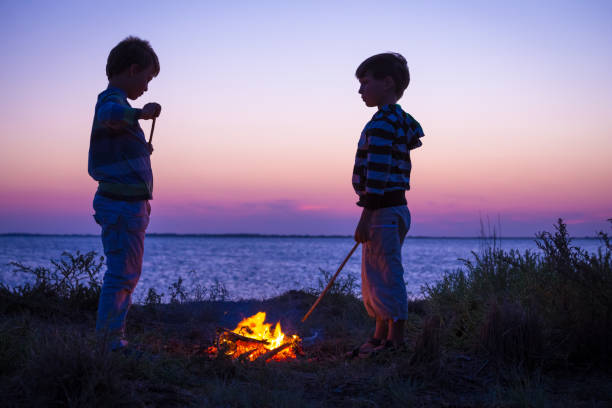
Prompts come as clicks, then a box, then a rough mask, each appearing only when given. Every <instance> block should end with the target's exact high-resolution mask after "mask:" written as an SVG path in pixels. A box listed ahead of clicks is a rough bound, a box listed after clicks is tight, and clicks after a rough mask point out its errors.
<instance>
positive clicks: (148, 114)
mask: <svg viewBox="0 0 612 408" xmlns="http://www.w3.org/2000/svg"><path fill="white" fill-rule="evenodd" d="M160 113H161V105H160V104H159V103H155V102H151V103H147V104H146V105H145V106H143V107H142V112H141V114H140V119H153V123H152V124H151V133H150V134H149V146H152V142H153V131H154V130H155V119H156V118H157V117H158V116H159V114H160Z"/></svg>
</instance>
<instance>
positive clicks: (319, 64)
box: [0, 0, 612, 236]
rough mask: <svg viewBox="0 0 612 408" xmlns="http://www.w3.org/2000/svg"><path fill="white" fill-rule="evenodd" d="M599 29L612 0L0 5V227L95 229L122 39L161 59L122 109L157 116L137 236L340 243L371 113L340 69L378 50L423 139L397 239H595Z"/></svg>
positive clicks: (611, 137)
mask: <svg viewBox="0 0 612 408" xmlns="http://www.w3.org/2000/svg"><path fill="white" fill-rule="evenodd" d="M382 4H384V6H382ZM610 21H612V2H610V1H536V2H533V1H516V2H506V1H503V2H502V1H469V0H468V1H462V2H456V1H431V2H430V1H427V2H423V1H397V2H395V1H387V2H384V3H380V2H371V1H370V2H360V1H355V0H353V1H308V2H291V1H284V2H280V1H278V2H268V1H256V2H255V1H252V2H240V1H233V2H227V3H226V2H216V1H211V2H204V1H193V2H188V1H176V2H167V1H159V2H156V1H145V2H118V1H117V2H115V1H105V2H94V1H74V2H72V1H2V2H1V3H0V36H1V38H2V40H1V41H0V55H1V60H2V62H1V63H0V84H1V86H2V90H3V97H2V98H1V99H0V233H7V232H27V233H98V231H99V229H98V226H97V225H96V224H95V223H94V221H93V218H92V217H91V214H92V212H93V211H92V208H91V202H92V198H93V194H94V192H95V189H96V183H95V182H94V181H93V180H92V179H91V178H90V177H89V176H88V174H87V152H88V147H89V137H90V131H91V123H92V117H93V110H94V105H95V102H96V97H97V95H98V93H100V92H101V91H102V90H104V89H105V88H106V86H107V80H106V76H105V64H106V58H107V56H108V52H109V51H110V49H111V48H112V47H113V46H114V45H115V44H116V43H118V42H119V41H120V40H122V39H123V38H125V37H126V36H128V35H136V36H139V37H141V38H144V39H147V40H149V41H150V43H151V45H152V46H153V48H154V49H155V51H156V52H157V54H158V56H159V59H160V64H161V72H160V74H159V76H158V77H157V78H155V79H154V80H153V81H152V82H151V83H150V84H149V92H147V93H146V94H145V95H144V96H142V97H141V98H140V99H138V100H137V101H135V102H133V104H132V105H133V106H136V107H141V106H142V105H144V104H145V103H147V102H158V103H160V104H161V105H162V107H163V111H162V115H161V117H160V118H159V119H158V120H157V124H156V128H155V136H154V146H155V152H154V154H153V156H152V163H153V171H154V175H155V190H154V200H153V201H152V203H151V204H152V207H153V211H152V214H151V224H150V227H149V230H148V231H149V232H157V233H162V232H172V233H274V234H351V233H352V232H353V229H354V226H355V224H356V222H357V219H358V216H359V208H358V207H357V206H356V205H355V202H356V201H357V198H356V195H355V193H354V192H353V190H352V186H351V172H352V165H353V160H354V154H355V149H356V144H357V140H358V138H359V133H360V131H361V129H362V128H363V126H364V125H365V123H366V122H367V121H368V120H369V119H370V117H371V116H372V115H373V114H374V112H375V110H372V109H371V108H367V107H365V106H364V104H363V102H362V101H361V99H360V98H359V95H358V93H357V90H358V82H357V80H356V79H355V77H354V72H355V69H356V67H357V66H358V65H359V63H360V62H361V61H362V60H364V59H365V58H367V57H368V56H370V55H373V54H376V53H379V52H384V51H396V52H400V53H401V54H403V55H404V56H405V57H406V59H407V60H408V65H409V67H410V72H411V78H412V80H411V84H410V86H409V87H408V90H407V91H406V93H405V95H404V97H403V98H402V99H401V100H400V102H399V103H400V104H401V105H402V107H403V108H404V109H405V110H406V111H408V112H409V113H411V114H412V115H413V116H414V117H415V118H416V119H417V120H418V121H419V122H420V123H421V125H422V126H423V129H424V131H425V138H423V147H422V148H420V149H417V150H415V151H414V152H413V155H412V160H413V171H412V183H411V184H412V190H411V191H409V192H408V194H407V198H408V202H409V208H410V210H411V213H412V222H413V225H412V228H411V230H410V232H409V235H412V236H424V235H426V236H477V235H478V234H479V232H480V220H481V219H483V220H485V222H486V220H487V219H490V220H491V223H495V224H497V222H498V218H499V220H500V223H501V227H502V230H501V234H502V235H503V236H533V235H534V234H535V233H536V232H537V231H540V230H544V229H546V230H550V229H551V228H552V224H553V223H555V221H556V219H557V218H559V217H562V218H564V219H565V220H566V221H567V222H568V224H569V228H570V232H571V233H572V234H574V235H578V236H584V235H595V233H596V232H597V231H599V230H608V231H609V224H608V223H607V222H606V219H607V218H612V159H611V157H612V74H611V72H612V41H611V39H612V24H610ZM141 126H142V127H143V129H144V130H145V133H147V135H148V132H149V129H150V121H141Z"/></svg>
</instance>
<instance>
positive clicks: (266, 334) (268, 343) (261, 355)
mask: <svg viewBox="0 0 612 408" xmlns="http://www.w3.org/2000/svg"><path fill="white" fill-rule="evenodd" d="M265 320H266V313H265V312H259V313H257V314H256V315H254V316H251V317H247V318H246V319H244V320H243V321H241V322H240V323H238V326H236V328H235V329H234V330H228V329H222V328H220V329H217V345H216V347H215V346H213V347H210V348H209V350H208V353H209V354H211V355H213V356H214V355H217V356H218V355H219V353H223V354H224V355H227V356H230V357H231V358H233V359H238V360H241V361H256V360H257V361H271V360H273V361H286V360H291V359H295V358H296V356H297V354H300V353H301V348H302V347H301V339H300V338H299V337H298V336H297V335H293V336H287V335H285V333H283V332H282V329H281V325H280V322H278V323H276V326H274V330H272V324H271V323H266V322H265Z"/></svg>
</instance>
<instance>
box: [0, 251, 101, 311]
mask: <svg viewBox="0 0 612 408" xmlns="http://www.w3.org/2000/svg"><path fill="white" fill-rule="evenodd" d="M11 265H12V266H13V268H14V270H13V271H14V273H16V274H25V275H31V276H33V277H34V282H32V283H25V284H22V285H18V286H15V287H9V286H8V285H6V284H5V283H0V300H1V301H0V313H7V312H20V311H23V310H30V311H32V312H36V313H38V314H52V313H61V312H65V313H69V314H72V313H74V312H75V311H92V310H96V308H97V307H98V298H99V297H100V290H101V288H102V277H101V270H102V267H103V265H104V257H102V256H101V257H97V255H96V252H94V251H91V252H87V253H85V254H82V253H81V252H79V251H77V252H76V254H75V255H73V254H71V253H69V252H64V253H62V256H61V257H60V259H57V260H55V259H52V260H51V267H44V266H39V267H34V268H33V267H30V266H27V265H24V264H22V263H19V262H11Z"/></svg>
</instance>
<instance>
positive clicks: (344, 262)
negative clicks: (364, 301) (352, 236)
mask: <svg viewBox="0 0 612 408" xmlns="http://www.w3.org/2000/svg"><path fill="white" fill-rule="evenodd" d="M358 246H359V242H356V243H355V245H354V246H353V249H351V252H349V254H348V255H347V256H346V258H344V261H343V262H342V265H340V267H339V268H338V270H337V271H336V273H335V274H334V276H332V278H331V279H330V280H329V283H328V284H327V286H326V287H325V289H324V290H323V292H321V294H320V295H319V297H318V298H317V300H316V301H315V302H314V304H313V305H312V306H311V308H310V310H309V311H308V312H307V313H306V314H305V315H304V317H302V323H304V322H305V321H306V319H308V316H310V314H311V313H312V311H313V310H315V308H316V307H317V305H318V304H319V302H320V301H321V299H323V296H325V294H326V293H327V291H328V290H329V289H330V288H331V287H332V285H333V284H334V281H335V280H336V278H337V277H338V274H339V273H340V271H341V270H342V268H344V265H346V263H347V262H348V260H349V259H350V257H351V255H353V252H355V250H356V249H357V247H358Z"/></svg>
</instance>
